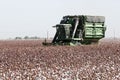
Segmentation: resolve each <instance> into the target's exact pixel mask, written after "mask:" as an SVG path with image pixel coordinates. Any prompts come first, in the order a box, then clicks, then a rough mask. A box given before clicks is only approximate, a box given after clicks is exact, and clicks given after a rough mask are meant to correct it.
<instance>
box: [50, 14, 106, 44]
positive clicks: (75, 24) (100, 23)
mask: <svg viewBox="0 0 120 80" xmlns="http://www.w3.org/2000/svg"><path fill="white" fill-rule="evenodd" d="M54 27H55V28H56V34H55V36H54V38H53V40H52V43H51V44H54V45H79V44H91V43H97V42H98V41H99V40H100V39H102V38H104V37H105V31H106V27H105V18H104V17H103V16H87V15H78V16H64V17H63V19H62V20H61V22H60V24H57V25H56V26H54Z"/></svg>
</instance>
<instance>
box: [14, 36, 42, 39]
mask: <svg viewBox="0 0 120 80" xmlns="http://www.w3.org/2000/svg"><path fill="white" fill-rule="evenodd" d="M15 39H41V38H40V37H37V36H33V37H29V36H25V37H15Z"/></svg>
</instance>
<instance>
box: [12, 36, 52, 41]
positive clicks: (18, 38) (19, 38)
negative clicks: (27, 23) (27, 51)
mask: <svg viewBox="0 0 120 80" xmlns="http://www.w3.org/2000/svg"><path fill="white" fill-rule="evenodd" d="M14 39H15V40H22V39H53V38H52V37H50V38H41V37H37V36H32V37H29V36H25V37H15V38H14Z"/></svg>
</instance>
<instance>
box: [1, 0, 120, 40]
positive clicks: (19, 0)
mask: <svg viewBox="0 0 120 80" xmlns="http://www.w3.org/2000/svg"><path fill="white" fill-rule="evenodd" d="M65 15H95V16H105V18H106V22H105V25H106V26H107V31H106V38H107V37H118V38H120V31H119V30H120V22H119V21H120V0H0V39H8V38H14V37H16V36H19V37H24V36H38V37H46V35H47V32H48V34H49V37H53V36H54V34H55V32H56V29H55V28H52V26H54V25H56V24H59V23H60V20H61V19H62V17H63V16H65Z"/></svg>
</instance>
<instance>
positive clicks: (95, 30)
mask: <svg viewBox="0 0 120 80" xmlns="http://www.w3.org/2000/svg"><path fill="white" fill-rule="evenodd" d="M103 31H104V26H103V24H102V23H86V24H85V38H91V39H92V38H102V37H104V32H103Z"/></svg>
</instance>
